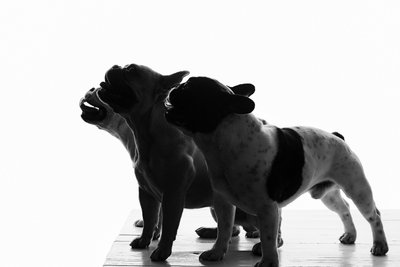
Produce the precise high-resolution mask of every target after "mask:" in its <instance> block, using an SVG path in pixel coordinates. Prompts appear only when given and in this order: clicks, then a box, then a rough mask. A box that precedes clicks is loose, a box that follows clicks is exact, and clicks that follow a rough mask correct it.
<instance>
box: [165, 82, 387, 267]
mask: <svg viewBox="0 0 400 267" xmlns="http://www.w3.org/2000/svg"><path fill="white" fill-rule="evenodd" d="M254 107H255V104H254V102H253V101H252V100H251V99H250V98H248V97H245V96H240V95H235V94H234V93H233V92H232V91H231V90H230V89H229V88H228V87H226V86H225V85H223V84H221V83H219V82H218V81H216V80H213V79H210V78H206V77H192V78H190V79H189V80H188V81H187V82H186V83H183V84H181V85H179V86H178V87H176V88H175V89H173V90H171V91H170V94H169V97H168V99H167V101H166V108H167V111H166V114H165V115H166V118H167V121H168V122H170V123H172V124H173V125H175V126H177V127H178V128H179V129H181V130H182V131H183V132H184V133H185V134H187V135H189V136H191V137H192V138H193V139H194V141H195V143H196V144H197V146H198V147H199V148H200V149H201V150H202V152H203V153H204V155H205V157H206V160H207V164H208V166H209V169H210V172H211V182H212V186H213V190H215V191H216V192H218V193H219V194H221V195H222V196H223V197H224V199H225V200H226V203H222V204H220V205H225V206H226V208H225V209H223V210H224V213H221V214H218V213H217V217H218V220H220V219H222V220H226V221H227V222H226V223H225V224H223V223H220V222H219V223H218V226H219V228H218V231H219V234H218V238H217V241H216V243H215V245H214V247H213V248H212V249H211V250H210V251H206V252H204V253H203V254H202V255H201V256H200V258H201V259H203V260H218V259H220V258H221V253H224V251H226V249H227V246H228V241H229V238H228V237H229V236H230V234H229V231H231V229H232V223H233V222H232V218H233V216H232V213H233V212H234V209H235V208H234V206H233V205H235V206H237V207H239V208H241V209H243V210H244V211H246V212H248V213H250V214H254V215H256V216H257V218H258V223H259V230H260V232H261V250H262V259H261V261H260V262H259V263H257V265H256V266H278V265H279V262H278V253H277V247H276V235H277V229H278V218H279V216H278V211H279V208H280V207H284V206H286V205H287V204H289V203H290V202H292V201H293V200H295V199H296V198H297V197H299V196H300V195H301V194H303V193H305V192H307V191H310V192H311V194H312V196H313V197H314V198H321V199H322V201H323V202H324V204H325V205H326V206H328V207H329V208H330V209H332V210H334V211H336V212H337V213H339V215H340V216H341V218H342V220H343V222H344V224H345V234H344V235H343V236H342V238H344V239H348V241H350V242H348V243H352V242H351V241H353V242H354V240H355V234H356V232H355V228H354V225H353V223H352V222H351V223H347V224H346V222H345V221H346V217H349V216H350V213H349V209H348V204H347V203H346V202H345V201H344V200H343V199H342V197H341V196H340V189H341V190H343V192H344V193H345V194H346V195H347V196H348V197H349V198H351V199H352V200H353V202H354V203H355V205H356V206H357V208H358V209H359V210H360V212H361V213H362V215H363V216H364V217H365V219H366V220H367V221H368V222H369V224H370V226H371V229H372V234H373V246H372V249H371V253H372V254H373V255H375V256H382V255H385V254H386V253H387V252H388V244H387V241H386V237H385V233H384V230H383V225H382V221H381V218H380V213H379V211H378V209H377V208H376V206H375V202H374V200H373V197H372V191H371V187H370V185H369V184H368V181H367V180H366V178H365V175H364V171H363V168H362V166H361V163H360V161H359V159H358V157H357V156H356V155H355V154H354V152H353V151H352V150H351V149H350V148H349V146H348V145H347V144H346V143H345V142H344V140H343V139H342V138H339V137H338V136H337V135H335V134H331V133H328V132H325V131H323V130H320V129H316V128H311V127H292V128H278V127H276V126H273V125H263V124H262V123H261V122H260V121H259V120H258V119H257V118H256V117H255V116H254V115H253V114H251V112H252V111H253V109H254ZM232 204H233V205H232ZM222 225H224V226H223V227H222ZM220 226H221V227H220ZM346 226H347V229H346ZM256 246H257V245H256ZM253 249H254V248H253Z"/></svg>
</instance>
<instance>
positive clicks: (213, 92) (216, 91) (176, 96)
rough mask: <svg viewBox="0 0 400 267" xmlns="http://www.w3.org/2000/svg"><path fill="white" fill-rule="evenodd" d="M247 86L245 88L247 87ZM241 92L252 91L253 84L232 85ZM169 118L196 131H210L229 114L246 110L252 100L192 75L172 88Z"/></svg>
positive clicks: (171, 121)
mask: <svg viewBox="0 0 400 267" xmlns="http://www.w3.org/2000/svg"><path fill="white" fill-rule="evenodd" d="M246 87H247V88H246ZM233 88H234V90H236V91H238V92H239V91H240V93H241V94H244V95H251V94H252V93H253V92H254V91H253V89H254V86H252V85H246V86H244V85H240V86H238V87H233ZM166 108H167V112H166V114H165V116H166V119H167V121H168V122H170V123H172V124H174V125H176V126H179V127H183V128H185V129H186V130H188V131H190V132H193V133H196V132H201V133H210V132H212V131H214V130H215V129H216V128H217V126H218V124H219V123H220V122H221V121H222V120H223V119H224V118H225V117H226V116H227V115H229V114H232V113H237V114H246V113H250V112H251V111H253V109H254V102H253V101H252V100H251V99H250V98H248V97H246V96H242V95H239V94H238V95H236V94H234V92H233V91H232V90H231V89H229V88H228V87H227V86H225V85H222V84H221V83H219V82H218V81H216V80H213V79H210V78H207V77H191V78H190V79H189V80H188V81H187V82H185V83H182V84H180V85H179V86H178V87H176V88H175V89H173V90H171V92H170V94H169V96H168V99H167V101H166Z"/></svg>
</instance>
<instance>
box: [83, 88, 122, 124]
mask: <svg viewBox="0 0 400 267" xmlns="http://www.w3.org/2000/svg"><path fill="white" fill-rule="evenodd" d="M100 90H101V88H92V89H90V90H89V91H88V92H87V93H86V94H85V96H84V97H83V98H81V100H80V101H79V106H80V108H81V110H82V114H81V118H82V119H83V120H84V121H85V122H87V123H90V124H93V125H96V126H97V127H98V128H100V129H102V130H107V131H109V130H116V129H118V127H119V125H120V124H121V123H124V122H125V119H124V118H122V117H121V116H120V115H118V114H117V113H115V112H114V111H113V110H112V108H111V107H110V106H109V105H107V104H106V103H105V102H104V101H102V100H101V99H100V97H99V91H100Z"/></svg>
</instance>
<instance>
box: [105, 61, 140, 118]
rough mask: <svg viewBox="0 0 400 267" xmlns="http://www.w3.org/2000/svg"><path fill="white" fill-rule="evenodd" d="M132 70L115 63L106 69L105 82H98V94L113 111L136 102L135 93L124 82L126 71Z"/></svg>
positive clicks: (128, 106)
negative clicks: (99, 88) (99, 87)
mask: <svg viewBox="0 0 400 267" xmlns="http://www.w3.org/2000/svg"><path fill="white" fill-rule="evenodd" d="M133 71H134V70H130V69H129V68H121V67H119V66H116V65H115V66H113V67H112V68H111V69H109V70H108V71H107V73H106V75H105V77H104V80H105V82H102V83H100V86H101V88H102V89H101V90H100V91H99V96H100V98H101V99H102V100H103V101H105V102H106V103H107V104H109V105H110V106H111V108H112V109H113V110H114V112H117V113H120V112H124V111H126V110H128V109H129V108H131V107H132V106H134V105H135V104H136V103H137V102H138V99H137V97H136V95H135V94H134V93H133V92H132V90H130V88H129V86H128V84H127V83H126V82H127V81H126V73H127V72H133Z"/></svg>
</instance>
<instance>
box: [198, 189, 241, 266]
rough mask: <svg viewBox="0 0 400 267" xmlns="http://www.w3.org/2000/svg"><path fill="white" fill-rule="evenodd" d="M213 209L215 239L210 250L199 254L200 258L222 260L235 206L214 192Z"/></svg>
mask: <svg viewBox="0 0 400 267" xmlns="http://www.w3.org/2000/svg"><path fill="white" fill-rule="evenodd" d="M214 209H215V213H216V215H217V225H218V233H217V240H216V241H215V244H214V246H213V247H212V249H211V250H207V251H204V252H203V253H202V254H201V255H200V260H205V261H219V260H222V259H223V258H224V256H225V253H226V251H227V250H228V245H229V241H230V239H231V236H232V227H233V221H234V216H235V209H236V207H235V206H233V205H232V204H230V203H228V202H227V201H226V200H225V199H224V198H223V197H222V196H221V195H219V194H217V193H214Z"/></svg>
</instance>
